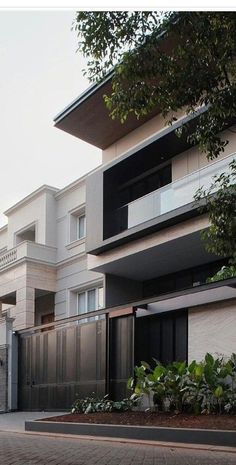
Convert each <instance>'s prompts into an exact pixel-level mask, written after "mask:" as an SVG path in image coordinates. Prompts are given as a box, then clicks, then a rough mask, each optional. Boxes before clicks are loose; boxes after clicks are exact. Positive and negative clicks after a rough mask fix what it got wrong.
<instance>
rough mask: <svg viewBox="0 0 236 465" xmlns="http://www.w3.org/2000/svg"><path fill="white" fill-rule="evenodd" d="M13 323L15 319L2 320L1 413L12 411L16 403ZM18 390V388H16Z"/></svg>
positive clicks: (0, 348)
mask: <svg viewBox="0 0 236 465" xmlns="http://www.w3.org/2000/svg"><path fill="white" fill-rule="evenodd" d="M12 323H13V319H11V318H8V317H4V318H0V412H7V411H9V410H11V409H12V408H17V407H14V406H13V407H12V405H13V404H14V402H17V399H14V400H13V395H12V360H13V357H14V358H16V364H17V357H15V355H16V354H15V353H14V354H13V350H12V349H13V348H12V335H13V334H12ZM16 388H17V386H16Z"/></svg>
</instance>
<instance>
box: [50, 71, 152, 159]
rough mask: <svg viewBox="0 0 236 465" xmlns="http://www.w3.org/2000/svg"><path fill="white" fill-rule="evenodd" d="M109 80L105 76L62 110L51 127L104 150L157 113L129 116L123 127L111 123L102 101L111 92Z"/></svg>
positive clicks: (118, 123) (110, 76)
mask: <svg viewBox="0 0 236 465" xmlns="http://www.w3.org/2000/svg"><path fill="white" fill-rule="evenodd" d="M111 78H112V75H109V76H108V77H107V79H106V80H105V81H103V82H102V83H100V84H94V85H93V86H91V87H89V88H88V89H87V91H85V92H84V93H83V94H81V95H80V96H79V97H78V98H77V99H75V100H74V101H73V102H72V103H71V104H70V105H68V106H67V107H66V108H65V109H64V110H62V111H61V112H60V113H59V114H58V115H57V116H56V117H55V118H54V123H55V127H56V128H58V129H61V130H62V131H65V132H67V133H69V134H71V135H72V136H75V137H77V138H78V139H82V140H84V141H85V142H88V143H89V144H91V145H94V146H95V147H98V148H100V149H102V150H104V149H106V148H107V147H109V146H110V145H111V144H113V143H114V142H116V141H117V140H119V139H121V138H122V137H124V136H126V134H128V133H129V132H131V131H133V130H134V129H136V128H138V127H139V126H142V125H143V124H144V123H145V122H146V121H148V120H149V119H151V118H153V116H156V115H157V114H159V113H160V111H159V109H158V108H156V109H155V110H154V111H152V112H151V113H150V114H149V115H148V116H146V117H143V118H140V119H139V120H137V119H136V118H135V116H134V115H132V114H131V115H129V118H128V119H127V121H126V122H125V124H122V123H120V121H118V120H113V119H112V118H111V117H110V116H109V113H110V111H109V110H108V109H107V107H106V105H105V102H104V98H103V96H104V95H107V94H110V93H111V91H112V89H111Z"/></svg>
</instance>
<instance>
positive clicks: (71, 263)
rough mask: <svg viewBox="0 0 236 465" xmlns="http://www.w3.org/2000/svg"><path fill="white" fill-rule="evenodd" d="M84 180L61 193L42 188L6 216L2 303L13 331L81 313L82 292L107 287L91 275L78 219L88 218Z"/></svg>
mask: <svg viewBox="0 0 236 465" xmlns="http://www.w3.org/2000/svg"><path fill="white" fill-rule="evenodd" d="M85 202H86V192H85V182H84V179H81V180H78V181H76V182H74V183H73V184H71V185H69V186H67V187H66V188H64V189H62V190H58V189H56V188H53V187H49V186H42V187H41V188H40V189H38V190H37V191H35V192H33V193H32V194H30V195H29V196H27V197H26V198H25V199H23V200H22V201H20V202H18V203H17V204H16V205H14V206H13V207H12V208H10V209H8V211H7V212H5V214H6V216H7V219H8V223H7V225H6V226H4V227H3V228H1V229H0V302H1V303H2V313H3V315H5V314H7V315H8V317H11V318H13V319H14V320H13V330H19V329H24V328H29V327H32V326H34V325H40V324H43V323H44V321H45V322H47V320H44V317H47V315H52V314H54V319H55V320H57V319H60V318H66V317H69V316H71V315H75V314H77V313H78V293H79V292H80V291H81V290H82V291H84V290H85V289H86V290H87V289H91V288H96V287H97V286H100V287H102V286H103V276H102V275H101V274H99V273H96V272H93V271H88V269H87V256H86V253H85V237H82V238H78V237H77V218H79V216H81V215H83V216H85V215H86V213H85Z"/></svg>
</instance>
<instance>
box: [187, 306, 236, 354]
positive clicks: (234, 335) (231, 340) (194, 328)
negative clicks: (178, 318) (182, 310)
mask: <svg viewBox="0 0 236 465" xmlns="http://www.w3.org/2000/svg"><path fill="white" fill-rule="evenodd" d="M207 352H210V353H211V354H212V355H215V356H221V355H224V356H226V357H229V356H230V355H231V354H232V353H233V352H236V301H235V300H234V301H230V302H220V303H215V304H209V305H205V306H200V307H197V308H193V309H191V308H190V309H189V318H188V360H189V362H191V361H192V360H197V361H201V360H202V359H203V358H204V356H205V354H206V353H207Z"/></svg>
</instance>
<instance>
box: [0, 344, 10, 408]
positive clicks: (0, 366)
mask: <svg viewBox="0 0 236 465" xmlns="http://www.w3.org/2000/svg"><path fill="white" fill-rule="evenodd" d="M7 410H8V349H7V347H6V346H5V345H4V346H0V413H3V412H6V411H7Z"/></svg>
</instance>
